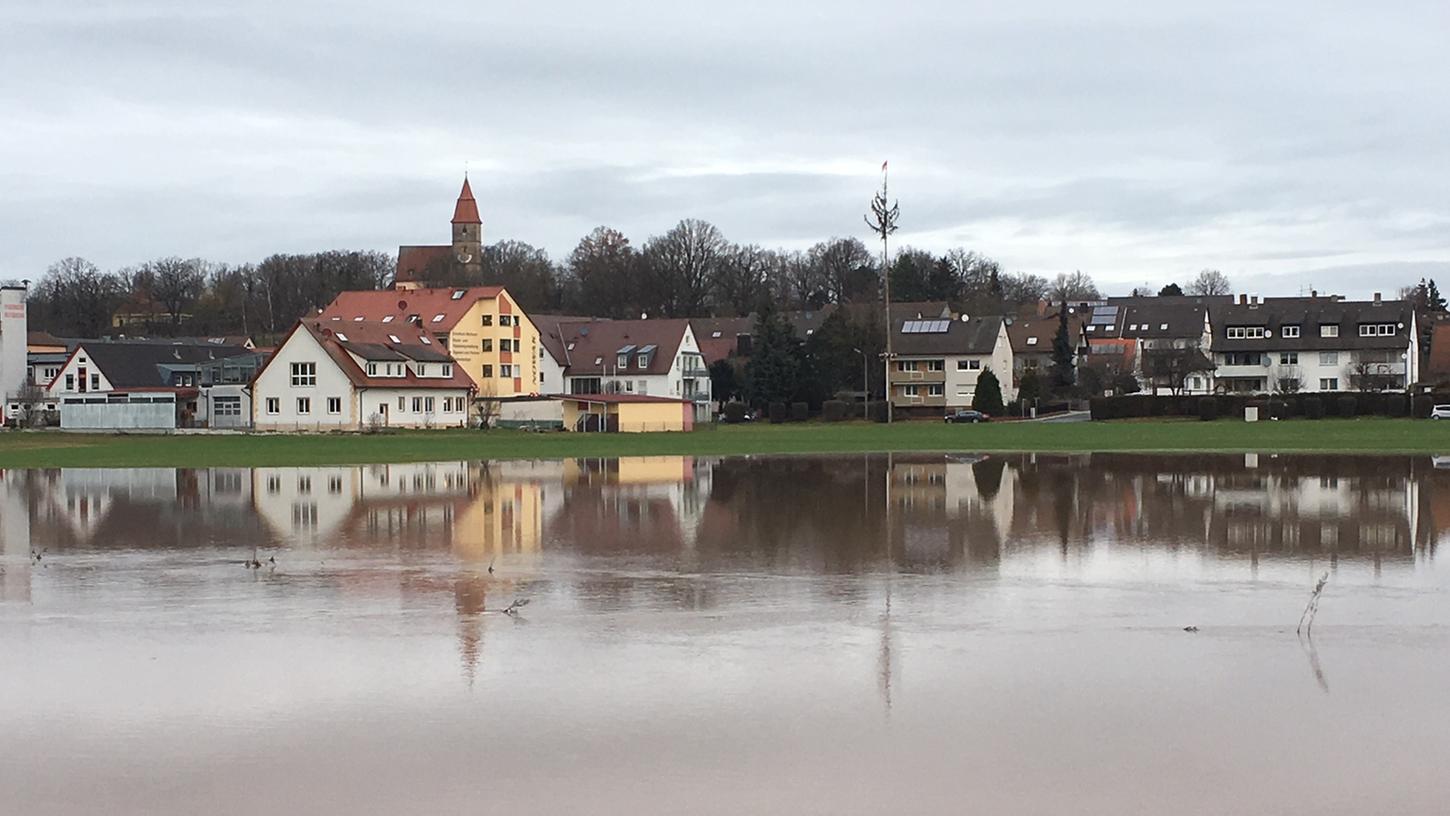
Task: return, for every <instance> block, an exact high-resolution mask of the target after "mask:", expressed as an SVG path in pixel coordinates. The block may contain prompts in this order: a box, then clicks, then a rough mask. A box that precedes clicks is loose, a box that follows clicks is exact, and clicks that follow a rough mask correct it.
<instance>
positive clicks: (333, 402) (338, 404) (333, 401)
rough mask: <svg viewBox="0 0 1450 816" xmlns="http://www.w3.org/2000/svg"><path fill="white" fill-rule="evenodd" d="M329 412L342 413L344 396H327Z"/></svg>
mask: <svg viewBox="0 0 1450 816" xmlns="http://www.w3.org/2000/svg"><path fill="white" fill-rule="evenodd" d="M327 412H328V413H329V414H340V413H342V397H328V398H327Z"/></svg>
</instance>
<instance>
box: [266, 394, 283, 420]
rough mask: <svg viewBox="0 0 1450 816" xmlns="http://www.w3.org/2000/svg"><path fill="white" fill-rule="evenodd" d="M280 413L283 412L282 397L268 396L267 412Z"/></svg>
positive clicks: (269, 413)
mask: <svg viewBox="0 0 1450 816" xmlns="http://www.w3.org/2000/svg"><path fill="white" fill-rule="evenodd" d="M280 413H282V399H281V397H267V414H268V415H269V416H276V415H278V414H280Z"/></svg>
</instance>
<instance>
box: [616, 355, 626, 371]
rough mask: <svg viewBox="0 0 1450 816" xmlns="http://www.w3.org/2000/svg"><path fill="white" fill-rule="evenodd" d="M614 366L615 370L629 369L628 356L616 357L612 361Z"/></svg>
mask: <svg viewBox="0 0 1450 816" xmlns="http://www.w3.org/2000/svg"><path fill="white" fill-rule="evenodd" d="M614 365H615V366H616V367H617V368H629V355H628V354H621V355H619V356H618V357H616V358H615V359H614Z"/></svg>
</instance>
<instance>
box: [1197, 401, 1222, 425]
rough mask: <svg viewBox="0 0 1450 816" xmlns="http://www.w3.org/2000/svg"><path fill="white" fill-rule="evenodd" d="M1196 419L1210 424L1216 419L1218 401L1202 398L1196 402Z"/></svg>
mask: <svg viewBox="0 0 1450 816" xmlns="http://www.w3.org/2000/svg"><path fill="white" fill-rule="evenodd" d="M1198 418H1199V419H1201V420H1203V421H1204V422H1211V421H1213V420H1215V419H1218V400H1216V399H1214V398H1213V397H1203V398H1201V399H1199V401H1198Z"/></svg>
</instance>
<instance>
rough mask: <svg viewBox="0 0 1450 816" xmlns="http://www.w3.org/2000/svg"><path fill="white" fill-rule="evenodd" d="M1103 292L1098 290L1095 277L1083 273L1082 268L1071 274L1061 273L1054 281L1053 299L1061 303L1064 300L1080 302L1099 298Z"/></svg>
mask: <svg viewBox="0 0 1450 816" xmlns="http://www.w3.org/2000/svg"><path fill="white" fill-rule="evenodd" d="M1101 297H1102V293H1101V292H1099V291H1098V287H1097V284H1095V283H1093V279H1092V278H1091V277H1090V276H1088V275H1084V274H1083V273H1082V270H1078V271H1076V272H1073V273H1072V274H1071V275H1068V274H1059V275H1058V276H1057V279H1056V280H1054V281H1053V282H1052V299H1053V300H1055V301H1057V302H1058V303H1061V302H1063V301H1068V302H1073V303H1079V302H1082V301H1084V300H1098V299H1099V298H1101Z"/></svg>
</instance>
